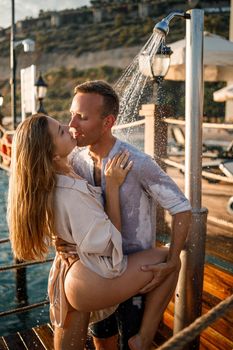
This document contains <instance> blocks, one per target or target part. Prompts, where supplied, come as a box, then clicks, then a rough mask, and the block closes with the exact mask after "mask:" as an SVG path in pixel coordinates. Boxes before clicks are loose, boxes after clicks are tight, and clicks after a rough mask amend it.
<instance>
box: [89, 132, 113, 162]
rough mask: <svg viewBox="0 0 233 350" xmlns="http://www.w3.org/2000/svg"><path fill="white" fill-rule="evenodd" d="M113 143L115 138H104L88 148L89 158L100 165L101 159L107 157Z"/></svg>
mask: <svg viewBox="0 0 233 350" xmlns="http://www.w3.org/2000/svg"><path fill="white" fill-rule="evenodd" d="M115 142H116V138H115V137H114V136H113V135H111V136H110V137H108V138H104V139H102V140H101V141H100V142H98V143H96V144H94V145H90V146H88V148H89V153H90V156H91V157H92V158H94V159H95V160H96V161H97V162H99V163H100V162H101V161H102V159H103V158H106V157H107V155H108V154H109V152H110V151H111V149H112V148H113V146H114V144H115Z"/></svg>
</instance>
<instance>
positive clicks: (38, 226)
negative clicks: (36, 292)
mask: <svg viewBox="0 0 233 350" xmlns="http://www.w3.org/2000/svg"><path fill="white" fill-rule="evenodd" d="M118 111H119V99H118V96H117V94H116V93H115V91H114V90H113V89H112V87H111V86H110V85H109V84H107V83H105V82H103V81H89V82H86V83H83V84H80V85H78V86H77V87H76V88H75V94H74V98H73V101H72V104H71V109H70V112H71V120H70V123H69V127H68V126H64V125H61V124H60V123H59V122H58V121H57V120H55V119H53V118H51V117H49V116H46V115H34V116H31V117H30V118H28V119H26V120H25V121H24V122H22V123H21V124H20V125H19V126H18V128H17V130H16V132H15V135H14V140H13V154H12V165H11V177H10V185H9V202H8V222H9V229H10V238H11V243H12V248H13V252H14V255H15V256H16V257H17V258H18V259H21V260H33V259H43V258H44V257H45V255H46V253H47V251H48V247H49V246H50V245H51V244H52V243H53V242H54V241H55V242H56V250H57V253H56V256H55V259H54V262H53V265H52V268H51V270H50V275H49V282H48V292H49V298H50V317H51V321H52V323H53V325H54V329H55V332H54V334H55V336H54V347H55V350H60V349H64V350H69V349H78V350H83V349H85V341H86V335H87V331H88V327H89V331H90V332H91V334H92V336H93V338H94V344H95V347H96V350H100V349H105V350H117V349H118V348H120V349H121V350H127V349H131V350H148V349H150V346H151V343H152V341H153V338H154V335H155V333H156V330H157V328H158V325H159V322H160V319H161V317H162V314H163V312H164V310H165V308H166V306H167V304H168V303H169V301H170V299H171V297H172V295H173V293H174V290H175V286H176V283H177V279H178V274H179V269H180V259H179V255H180V252H181V250H182V248H183V246H184V243H185V240H186V237H187V233H188V228H189V224H190V216H191V214H190V213H191V212H190V210H191V208H190V204H189V202H188V200H187V199H186V198H185V196H184V195H183V193H182V192H181V191H180V190H179V188H178V187H177V185H176V184H175V183H174V182H173V180H172V179H171V178H170V177H169V176H168V175H167V174H166V173H164V172H163V171H162V169H161V168H160V167H159V166H158V164H157V163H156V162H155V161H154V160H153V159H152V158H151V157H150V156H148V155H146V154H144V153H142V152H140V151H138V150H137V149H136V148H134V147H133V146H131V145H129V144H127V143H125V142H122V141H120V140H119V139H116V138H115V137H114V136H113V134H112V127H113V125H114V123H115V120H116V118H117V114H118ZM154 203H159V204H160V205H161V206H162V207H163V208H165V209H167V210H168V211H169V213H170V214H171V215H172V233H171V244H170V247H169V248H165V247H163V248H158V247H155V246H154V239H155V237H154V227H153V224H152V207H153V204H154ZM118 333H119V336H118Z"/></svg>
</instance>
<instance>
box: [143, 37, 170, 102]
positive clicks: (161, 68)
mask: <svg viewBox="0 0 233 350" xmlns="http://www.w3.org/2000/svg"><path fill="white" fill-rule="evenodd" d="M171 54H172V50H171V48H170V47H168V46H166V45H165V43H161V45H160V46H159V48H158V50H157V52H155V53H154V54H148V53H147V52H146V51H145V52H142V53H141V54H140V56H139V62H138V63H139V70H140V72H141V73H142V74H143V75H145V76H147V77H149V78H151V84H149V85H150V86H151V88H152V91H153V93H152V95H153V96H152V99H153V101H156V100H158V89H159V86H160V84H161V83H162V81H163V78H164V77H165V75H166V74H167V72H168V69H169V65H170V57H171ZM155 83H156V84H155Z"/></svg>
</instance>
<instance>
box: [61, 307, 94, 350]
mask: <svg viewBox="0 0 233 350" xmlns="http://www.w3.org/2000/svg"><path fill="white" fill-rule="evenodd" d="M89 317H90V314H89V312H80V311H76V310H71V311H69V312H68V313H67V316H66V320H65V324H64V328H57V327H55V332H54V349H55V350H74V349H75V350H84V348H85V344H86V337H87V328H88V323H89Z"/></svg>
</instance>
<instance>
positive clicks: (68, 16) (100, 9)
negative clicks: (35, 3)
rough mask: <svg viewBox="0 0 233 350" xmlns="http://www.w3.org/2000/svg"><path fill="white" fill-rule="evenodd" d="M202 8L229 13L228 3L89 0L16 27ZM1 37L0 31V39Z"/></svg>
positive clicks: (44, 13)
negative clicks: (78, 5) (89, 1)
mask: <svg viewBox="0 0 233 350" xmlns="http://www.w3.org/2000/svg"><path fill="white" fill-rule="evenodd" d="M193 7H197V8H203V9H206V10H207V11H206V13H211V12H226V11H228V10H229V11H230V7H229V0H215V1H211V0H201V1H200V0H187V1H186V2H184V1H181V0H170V1H169V0H141V1H140V0H129V1H126V0H117V1H116V0H92V1H91V6H90V7H87V6H83V7H81V8H77V9H67V10H63V11H59V12H56V11H43V10H41V11H40V13H39V17H38V18H26V19H25V20H22V21H18V22H17V23H16V27H17V30H18V32H23V31H24V30H29V29H30V30H33V29H37V28H52V27H61V26H66V25H68V24H71V23H74V24H77V25H79V24H80V25H82V24H91V23H102V22H108V21H112V20H114V19H115V18H116V16H117V15H122V16H123V18H127V19H133V18H141V19H144V18H146V17H153V16H156V17H158V16H160V15H161V14H164V12H166V11H167V10H168V9H169V12H171V11H174V10H184V11H186V10H187V9H188V8H193ZM1 35H4V34H3V31H2V30H1V29H0V36H1Z"/></svg>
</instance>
